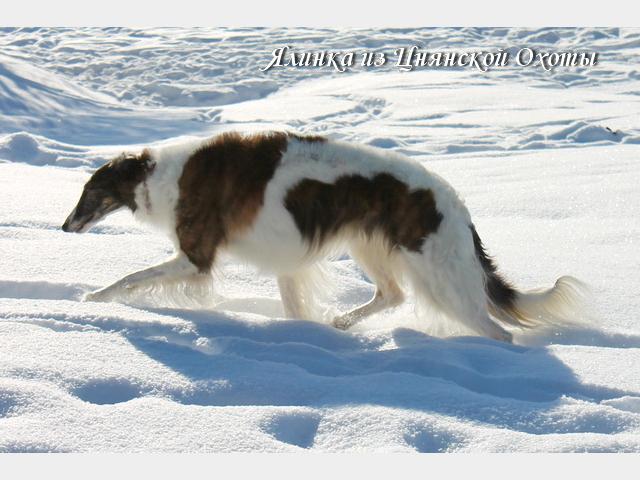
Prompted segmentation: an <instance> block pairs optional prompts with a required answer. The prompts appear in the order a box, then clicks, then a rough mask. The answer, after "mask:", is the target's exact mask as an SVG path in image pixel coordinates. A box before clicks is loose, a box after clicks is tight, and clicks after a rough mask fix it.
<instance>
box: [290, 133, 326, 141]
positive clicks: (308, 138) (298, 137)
mask: <svg viewBox="0 0 640 480" xmlns="http://www.w3.org/2000/svg"><path fill="white" fill-rule="evenodd" d="M287 135H288V136H289V138H293V139H295V140H298V141H299V142H306V143H324V142H326V141H327V139H326V137H323V136H321V135H299V134H297V133H291V132H289V133H287Z"/></svg>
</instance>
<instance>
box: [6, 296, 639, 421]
mask: <svg viewBox="0 0 640 480" xmlns="http://www.w3.org/2000/svg"><path fill="white" fill-rule="evenodd" d="M5 287H6V288H4V289H3V291H4V293H5V296H8V297H11V296H15V298H25V297H30V298H40V296H39V295H38V292H39V291H40V290H43V289H44V290H46V292H48V297H46V298H53V299H54V300H56V299H62V300H70V298H69V297H75V296H76V294H77V292H78V291H80V290H82V288H84V287H83V286H77V285H76V286H74V285H53V286H52V285H51V284H46V285H39V284H37V285H36V284H33V285H28V287H29V288H28V289H27V288H26V287H24V288H22V287H21V288H17V287H15V288H9V287H11V285H5ZM45 287H46V288H45ZM29 292H31V294H30V295H26V294H27V293H29ZM268 300H269V301H268ZM278 303H279V302H277V301H275V300H273V299H271V300H270V299H249V300H248V301H247V302H245V301H243V300H242V299H235V300H230V301H229V303H228V305H227V306H229V307H230V309H229V310H225V311H213V310H197V309H184V308H153V307H140V306H137V307H127V308H135V309H138V310H140V311H144V312H147V313H149V314H150V315H151V317H152V319H150V320H149V321H135V320H132V319H131V318H129V316H128V315H126V313H123V312H120V313H119V314H118V315H109V314H107V315H100V316H99V317H95V316H87V315H86V314H83V313H82V312H78V314H77V315H76V314H73V313H71V314H69V313H65V312H63V311H61V312H51V313H48V314H47V319H49V320H60V321H59V322H51V321H49V320H47V321H45V320H42V318H41V315H40V314H39V313H34V314H33V319H32V320H31V321H33V322H36V323H38V325H41V326H43V327H48V328H52V329H60V328H80V329H82V328H85V327H86V326H87V325H91V326H92V327H94V328H99V329H102V330H106V331H110V332H118V333H119V334H121V335H122V336H123V337H124V338H126V339H127V340H128V342H129V343H130V344H131V345H132V346H134V347H135V348H136V349H137V350H139V351H140V352H142V353H144V354H145V355H146V356H148V357H149V358H151V359H153V360H155V361H157V362H159V363H161V364H163V365H164V366H166V367H168V368H170V369H171V370H173V371H175V372H177V373H179V374H180V375H181V376H183V377H184V378H185V380H187V384H188V385H189V387H188V388H180V389H178V388H177V387H172V386H171V385H168V386H167V387H166V388H164V387H162V382H160V383H159V384H158V385H156V384H154V385H151V386H149V387H148V388H147V387H146V386H144V385H139V384H137V383H135V381H134V380H133V379H132V381H133V383H132V381H128V380H126V379H124V380H122V379H121V380H119V381H118V382H115V381H111V380H106V381H102V380H100V381H97V380H96V381H94V382H93V383H91V382H89V383H88V384H86V385H77V387H76V389H75V390H74V392H73V393H74V394H76V395H77V396H78V397H80V398H81V399H83V400H85V401H89V402H93V403H117V402H121V401H127V400H130V399H133V398H136V397H140V396H145V395H158V394H159V395H161V396H165V397H169V398H171V399H172V400H173V401H175V402H179V403H182V404H193V405H207V406H216V405H217V406H241V405H270V406H277V405H286V406H301V407H305V406H306V407H311V408H313V409H318V410H319V411H323V409H324V408H327V407H331V408H338V409H342V408H347V409H348V408H351V407H354V406H366V408H390V409H392V410H393V409H411V410H414V411H416V413H417V414H421V415H425V414H426V415H437V416H448V417H456V418H460V419H463V420H465V421H470V422H482V423H487V424H491V425H494V426H497V427H500V428H510V429H514V430H519V431H524V432H528V433H553V432H556V433H568V432H582V431H595V432H598V433H612V432H617V431H621V430H624V429H625V428H627V426H628V425H626V423H625V422H628V418H627V417H625V416H624V415H622V414H620V415H618V414H616V413H614V412H615V410H614V408H617V407H615V405H622V404H624V403H625V402H624V401H623V400H620V401H616V400H614V399H621V398H622V399H623V397H626V396H629V397H640V389H638V391H630V390H624V389H616V388H608V387H605V386H602V385H596V384H590V383H588V382H586V381H584V380H582V379H581V378H580V377H579V376H577V375H576V374H575V373H574V372H573V371H572V369H571V368H570V367H569V366H568V365H567V364H565V363H564V362H563V361H561V360H560V359H559V358H558V357H557V356H556V355H555V354H554V347H553V346H550V344H551V343H553V344H560V343H567V344H572V345H593V346H602V347H617V348H627V347H632V348H638V347H640V336H635V335H624V334H621V333H619V334H609V333H606V332H602V331H598V330H597V329H590V328H582V329H577V328H576V329H573V330H567V331H565V332H562V334H557V332H556V334H543V335H539V336H538V337H532V336H529V337H521V338H522V339H524V340H525V341H526V342H527V343H528V345H529V346H519V345H509V344H505V343H502V342H498V341H494V340H489V339H485V338H480V337H455V338H436V337H431V336H429V335H426V334H424V333H422V332H419V331H416V330H411V329H408V328H396V329H394V330H377V331H371V330H370V331H363V332H362V333H352V332H343V331H340V330H336V329H334V328H333V327H330V326H328V325H325V324H321V323H316V322H310V321H302V320H284V319H281V318H273V315H272V314H277V311H278V310H279V306H278ZM243 305H244V308H243ZM265 308H266V310H267V311H266V312H265ZM105 311H108V307H107V305H105ZM123 315H124V316H123ZM136 316H137V315H136ZM24 317H25V321H29V320H28V318H27V317H28V315H27V314H25V315H24ZM58 317H59V318H58ZM75 324H77V325H75ZM64 325H66V326H64ZM365 325H366V324H365ZM517 338H518V337H517ZM125 380H126V381H125ZM101 382H102V383H101ZM105 382H106V383H105ZM114 382H115V383H114ZM156 383H157V382H156ZM159 385H160V386H159ZM163 388H164V389H163ZM607 400H613V402H611V403H609V402H607ZM566 402H584V403H585V404H589V405H596V404H599V403H602V402H604V403H606V404H607V405H608V406H611V409H612V411H613V412H609V413H608V414H607V415H606V419H602V418H600V419H598V420H597V421H595V420H594V418H593V417H592V416H590V414H589V410H588V409H586V410H584V412H585V413H584V414H583V415H584V418H574V419H572V420H571V421H570V422H564V421H559V420H557V419H556V418H555V417H554V415H561V413H560V414H557V413H555V412H556V410H559V411H561V410H562V406H563V405H564V404H565V403H566ZM594 408H601V407H594ZM554 422H555V423H554ZM285 423H286V422H285Z"/></svg>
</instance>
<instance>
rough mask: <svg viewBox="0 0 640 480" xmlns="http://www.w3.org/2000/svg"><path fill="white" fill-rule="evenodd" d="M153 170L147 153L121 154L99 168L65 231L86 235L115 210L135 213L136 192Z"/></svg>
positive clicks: (83, 192)
mask: <svg viewBox="0 0 640 480" xmlns="http://www.w3.org/2000/svg"><path fill="white" fill-rule="evenodd" d="M153 166H154V164H153V162H152V161H151V157H150V155H149V153H148V151H146V150H145V151H144V152H143V153H142V154H140V155H132V154H122V155H120V156H119V157H117V158H115V159H113V160H111V161H110V162H108V163H107V164H105V165H103V166H102V167H100V168H99V169H98V170H96V172H95V173H94V174H93V175H92V176H91V178H90V179H89V181H88V182H87V183H86V184H85V186H84V190H83V191H82V195H81V196H80V200H79V201H78V204H77V205H76V208H74V209H73V211H72V212H71V213H70V214H69V216H68V217H67V220H66V221H65V222H64V225H62V230H64V231H65V232H77V233H83V232H86V231H87V230H89V229H90V228H91V227H92V226H93V225H95V224H96V223H98V222H99V221H100V220H102V219H103V218H104V217H105V216H107V215H109V214H110V213H113V212H115V211H116V210H119V209H121V208H124V207H128V208H130V209H131V211H135V210H136V208H137V205H136V201H135V188H136V187H137V186H138V185H139V184H140V183H141V182H143V181H144V180H145V179H146V178H147V175H148V174H149V172H150V171H151V170H152V169H153Z"/></svg>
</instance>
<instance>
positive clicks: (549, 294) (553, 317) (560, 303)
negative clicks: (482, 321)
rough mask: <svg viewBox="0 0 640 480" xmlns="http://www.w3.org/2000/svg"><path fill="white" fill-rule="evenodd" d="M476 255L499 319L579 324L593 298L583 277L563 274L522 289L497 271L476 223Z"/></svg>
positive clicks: (490, 304) (522, 323)
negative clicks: (547, 285) (536, 286)
mask: <svg viewBox="0 0 640 480" xmlns="http://www.w3.org/2000/svg"><path fill="white" fill-rule="evenodd" d="M470 228H471V233H472V235H473V244H474V247H475V252H476V256H477V258H478V261H479V262H480V265H481V266H482V270H483V271H484V277H485V292H486V295H487V303H488V307H489V312H490V313H491V314H492V315H493V316H494V317H495V318H496V319H498V320H500V321H502V322H504V323H507V324H509V325H513V326H517V327H520V328H532V327H539V326H545V325H546V326H551V325H556V326H561V325H568V324H575V323H577V322H578V321H580V320H581V319H582V318H583V315H584V313H585V307H586V303H587V300H588V298H589V290H588V288H587V286H586V285H585V284H584V283H582V282H581V281H580V280H578V279H576V278H573V277H569V276H565V277H560V278H559V279H558V280H557V281H556V283H555V285H554V286H553V287H551V288H549V289H539V290H530V291H527V292H519V291H518V290H516V289H515V288H514V287H512V286H511V285H510V284H509V283H508V282H506V281H505V280H504V279H503V278H502V277H501V276H500V275H499V274H498V271H497V268H496V266H495V264H494V263H493V261H492V260H491V258H490V257H489V256H488V255H487V253H486V251H485V249H484V246H483V245H482V242H481V240H480V237H479V236H478V233H477V232H476V229H475V227H474V226H473V225H471V226H470Z"/></svg>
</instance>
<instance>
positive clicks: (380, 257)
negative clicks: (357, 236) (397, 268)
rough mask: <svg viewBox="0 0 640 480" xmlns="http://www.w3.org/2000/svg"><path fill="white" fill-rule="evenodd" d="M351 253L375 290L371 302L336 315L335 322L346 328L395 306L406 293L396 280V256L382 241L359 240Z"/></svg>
mask: <svg viewBox="0 0 640 480" xmlns="http://www.w3.org/2000/svg"><path fill="white" fill-rule="evenodd" d="M351 256H352V257H353V259H354V260H355V261H356V263H358V264H359V265H360V267H362V269H363V270H364V272H365V273H366V274H367V276H368V277H369V278H370V279H371V280H372V281H373V282H374V283H375V285H376V293H375V294H374V296H373V298H372V299H371V300H370V301H369V302H367V303H365V304H364V305H361V306H359V307H357V308H354V309H353V310H351V311H349V312H347V313H345V314H343V315H339V316H337V317H335V318H334V319H333V326H334V327H336V328H339V329H341V330H346V329H348V328H350V327H352V326H353V325H355V324H356V323H358V322H360V321H361V320H363V319H364V318H366V317H368V316H369V315H373V314H374V313H378V312H380V311H382V310H386V309H387V308H391V307H395V306H397V305H400V304H401V303H402V302H403V301H404V293H402V289H401V288H400V286H399V285H398V282H397V281H396V277H395V272H394V270H393V259H392V257H391V254H390V253H389V252H388V250H387V249H386V247H385V246H384V245H383V244H382V243H381V244H380V245H376V244H375V243H374V242H363V243H358V244H357V245H355V246H353V247H352V248H351Z"/></svg>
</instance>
